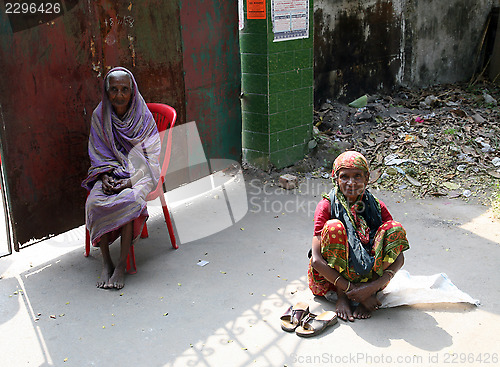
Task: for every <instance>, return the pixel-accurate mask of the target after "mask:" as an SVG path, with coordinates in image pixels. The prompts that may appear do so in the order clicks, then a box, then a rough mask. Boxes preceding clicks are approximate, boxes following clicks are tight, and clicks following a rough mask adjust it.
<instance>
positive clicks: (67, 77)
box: [0, 0, 186, 250]
mask: <svg viewBox="0 0 500 367" xmlns="http://www.w3.org/2000/svg"><path fill="white" fill-rule="evenodd" d="M44 3H45V2H44ZM46 3H54V4H58V5H59V7H58V8H57V9H58V11H57V12H55V9H54V7H52V13H51V14H46V13H44V12H45V10H44V11H42V10H40V9H41V8H37V9H36V12H33V13H32V14H26V13H19V14H15V13H12V9H11V12H10V13H9V12H7V10H8V9H7V7H6V4H7V3H4V4H0V6H1V7H2V9H1V14H0V17H1V18H0V131H1V139H0V142H1V144H0V154H1V156H2V165H3V169H4V170H3V172H4V173H5V183H6V186H5V187H3V188H4V189H5V193H6V197H7V199H8V203H9V208H10V218H9V220H10V222H11V224H12V235H13V238H12V240H13V244H14V248H15V250H19V248H20V247H24V246H27V245H29V244H30V243H33V242H34V241H35V240H37V239H42V238H46V237H47V236H50V235H54V234H59V233H62V232H64V231H66V230H68V229H71V228H74V227H77V226H79V225H81V224H83V223H84V202H85V192H84V190H83V189H82V188H81V187H80V183H81V181H82V179H83V178H84V177H85V175H86V171H87V169H88V166H89V161H88V156H87V141H88V133H89V122H90V117H91V114H92V111H93V109H94V108H95V106H96V105H97V104H98V102H99V101H100V98H101V93H102V91H101V85H102V76H103V74H105V73H106V71H107V70H108V69H109V68H111V67H113V66H117V65H122V66H125V67H127V68H129V69H130V70H131V71H132V72H133V73H134V75H135V76H136V80H137V82H138V85H139V88H140V90H141V93H142V94H143V96H144V98H145V99H146V100H147V101H150V102H162V103H167V104H170V105H172V106H174V107H175V108H176V109H177V111H178V116H179V123H182V122H184V121H185V114H186V113H185V104H184V78H183V62H182V61H183V57H182V45H181V36H180V7H179V5H180V4H179V2H178V1H161V0H156V1H154V0H150V1H148V0H136V1H134V0H127V1H110V0H98V1H95V0H86V1H79V0H71V1H70V0H65V1H53V2H46Z"/></svg>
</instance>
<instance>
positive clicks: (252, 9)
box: [247, 0, 266, 19]
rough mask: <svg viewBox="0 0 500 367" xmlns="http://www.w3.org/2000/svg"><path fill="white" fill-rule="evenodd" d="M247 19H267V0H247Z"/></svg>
mask: <svg viewBox="0 0 500 367" xmlns="http://www.w3.org/2000/svg"><path fill="white" fill-rule="evenodd" d="M247 19H266V0H247Z"/></svg>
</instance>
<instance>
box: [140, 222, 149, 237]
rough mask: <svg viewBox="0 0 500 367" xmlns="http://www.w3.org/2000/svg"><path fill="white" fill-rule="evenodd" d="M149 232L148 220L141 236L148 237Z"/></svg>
mask: <svg viewBox="0 0 500 367" xmlns="http://www.w3.org/2000/svg"><path fill="white" fill-rule="evenodd" d="M148 237H149V233H148V225H147V223H146V222H144V227H142V232H141V238H148Z"/></svg>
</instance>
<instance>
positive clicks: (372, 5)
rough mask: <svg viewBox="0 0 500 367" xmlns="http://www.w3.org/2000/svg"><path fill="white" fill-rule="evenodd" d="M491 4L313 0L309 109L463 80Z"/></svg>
mask: <svg viewBox="0 0 500 367" xmlns="http://www.w3.org/2000/svg"><path fill="white" fill-rule="evenodd" d="M494 3H495V1H494V0H475V1H470V0H448V1H437V0H420V1H417V0H358V1H352V0H315V2H314V8H315V10H314V21H315V26H314V42H315V46H314V48H315V49H314V51H315V103H316V104H318V103H321V102H322V101H324V100H326V99H329V98H330V99H340V100H345V101H347V100H350V99H352V98H356V97H358V96H359V95H362V94H365V93H373V92H375V91H378V90H382V91H388V90H391V89H392V88H394V87H396V86H399V85H403V86H410V87H424V86H429V85H433V84H440V83H451V82H458V81H463V80H467V79H468V78H470V77H471V76H472V74H473V72H474V70H473V65H474V57H475V55H476V52H477V48H478V47H479V44H480V41H481V37H482V33H483V30H484V27H485V23H486V20H487V17H488V14H489V12H490V11H491V9H492V6H493V4H494Z"/></svg>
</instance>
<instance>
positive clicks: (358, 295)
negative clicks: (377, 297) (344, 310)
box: [346, 282, 378, 303]
mask: <svg viewBox="0 0 500 367" xmlns="http://www.w3.org/2000/svg"><path fill="white" fill-rule="evenodd" d="M374 288H376V287H374V286H373V284H372V283H371V282H368V283H351V289H350V290H349V291H348V292H347V293H346V296H347V298H349V299H350V300H351V301H354V302H359V303H363V302H365V301H366V300H367V299H368V298H370V296H373V295H374V294H375V293H376V292H377V290H378V289H374Z"/></svg>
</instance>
